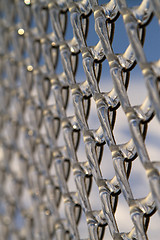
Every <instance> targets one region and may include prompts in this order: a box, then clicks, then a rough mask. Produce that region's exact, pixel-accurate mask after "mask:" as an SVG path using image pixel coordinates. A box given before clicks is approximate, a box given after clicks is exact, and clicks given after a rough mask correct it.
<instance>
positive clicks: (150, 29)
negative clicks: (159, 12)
mask: <svg viewBox="0 0 160 240" xmlns="http://www.w3.org/2000/svg"><path fill="white" fill-rule="evenodd" d="M159 39H160V31H159V23H158V19H157V18H156V17H155V16H154V17H153V18H152V20H151V21H150V23H149V24H148V25H147V26H146V35H145V41H144V47H143V49H144V52H145V55H146V58H147V61H148V62H152V61H157V60H159V52H160V51H159V50H158V49H159Z"/></svg>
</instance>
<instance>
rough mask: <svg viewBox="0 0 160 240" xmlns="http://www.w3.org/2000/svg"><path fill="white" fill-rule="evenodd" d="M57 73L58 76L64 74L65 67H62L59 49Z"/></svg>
mask: <svg viewBox="0 0 160 240" xmlns="http://www.w3.org/2000/svg"><path fill="white" fill-rule="evenodd" d="M55 71H56V74H57V75H58V74H60V73H62V72H63V65H62V61H61V56H60V51H59V48H58V49H57V62H56V68H55Z"/></svg>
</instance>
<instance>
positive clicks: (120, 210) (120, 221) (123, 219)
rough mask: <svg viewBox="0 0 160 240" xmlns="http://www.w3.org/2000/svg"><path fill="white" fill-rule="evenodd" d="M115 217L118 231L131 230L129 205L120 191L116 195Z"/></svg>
mask: <svg viewBox="0 0 160 240" xmlns="http://www.w3.org/2000/svg"><path fill="white" fill-rule="evenodd" d="M115 219H116V222H117V226H118V229H119V232H120V233H122V232H130V231H131V229H132V227H133V223H132V220H131V217H130V211H129V206H128V204H127V202H126V201H125V199H124V196H123V194H122V193H121V194H120V195H119V196H118V204H117V208H116V212H115Z"/></svg>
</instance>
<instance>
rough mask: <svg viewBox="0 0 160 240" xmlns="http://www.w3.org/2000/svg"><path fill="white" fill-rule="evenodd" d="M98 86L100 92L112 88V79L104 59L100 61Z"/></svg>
mask: <svg viewBox="0 0 160 240" xmlns="http://www.w3.org/2000/svg"><path fill="white" fill-rule="evenodd" d="M99 88H100V91H101V92H109V91H111V90H112V88H113V81H112V77H111V75H110V69H109V64H108V61H107V60H106V59H105V60H104V61H103V62H102V67H101V76H100V81H99Z"/></svg>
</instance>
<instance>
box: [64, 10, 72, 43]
mask: <svg viewBox="0 0 160 240" xmlns="http://www.w3.org/2000/svg"><path fill="white" fill-rule="evenodd" d="M66 15H67V18H66V31H65V40H71V39H72V38H73V27H72V24H71V20H70V12H69V11H68V12H67V13H66Z"/></svg>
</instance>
